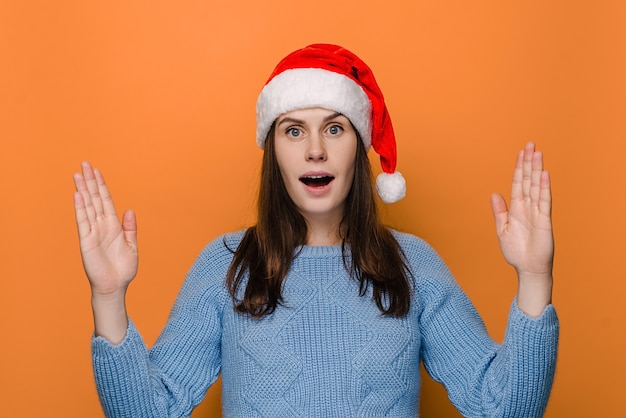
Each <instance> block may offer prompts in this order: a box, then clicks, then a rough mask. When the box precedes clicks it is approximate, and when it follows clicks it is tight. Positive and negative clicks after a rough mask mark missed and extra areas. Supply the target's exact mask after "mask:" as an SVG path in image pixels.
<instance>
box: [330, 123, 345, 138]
mask: <svg viewBox="0 0 626 418" xmlns="http://www.w3.org/2000/svg"><path fill="white" fill-rule="evenodd" d="M327 132H328V133H329V134H330V135H333V136H337V135H339V134H341V133H342V132H343V127H342V126H341V125H331V126H330V127H328V129H327Z"/></svg>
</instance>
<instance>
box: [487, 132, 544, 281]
mask: <svg viewBox="0 0 626 418" xmlns="http://www.w3.org/2000/svg"><path fill="white" fill-rule="evenodd" d="M491 205H492V209H493V214H494V217H495V221H496V230H497V235H498V239H499V240H500V248H501V250H502V254H503V255H504V258H505V260H506V261H507V262H508V263H509V264H511V265H512V266H513V267H515V269H516V270H517V272H518V274H520V273H522V274H524V273H530V274H533V275H551V274H552V260H553V257H554V238H553V234H552V219H551V211H552V197H551V192H550V177H549V175H548V172H547V171H544V170H543V156H542V153H541V152H539V151H535V145H534V144H533V143H532V142H530V143H528V144H527V145H526V147H525V148H524V150H522V151H520V153H519V155H518V157H517V162H516V164H515V171H514V174H513V184H512V187H511V202H510V207H508V208H507V205H506V202H505V200H504V198H503V197H502V196H501V195H499V194H494V195H493V196H492V198H491Z"/></svg>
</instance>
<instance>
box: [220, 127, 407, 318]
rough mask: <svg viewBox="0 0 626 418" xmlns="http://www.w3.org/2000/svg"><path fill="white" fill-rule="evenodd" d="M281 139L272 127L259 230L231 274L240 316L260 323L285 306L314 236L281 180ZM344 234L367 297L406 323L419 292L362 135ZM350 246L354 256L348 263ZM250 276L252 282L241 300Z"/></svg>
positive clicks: (250, 235) (240, 250) (251, 231)
mask: <svg viewBox="0 0 626 418" xmlns="http://www.w3.org/2000/svg"><path fill="white" fill-rule="evenodd" d="M274 132H275V130H274V127H273V126H272V128H271V129H270V132H269V133H268V136H267V140H266V141H265V150H264V153H263V163H262V166H261V184H260V189H259V196H258V204H257V206H258V207H257V211H258V216H257V224H256V226H253V227H250V228H248V229H247V230H246V232H245V234H244V237H243V239H242V241H241V242H240V244H239V246H238V247H237V249H236V250H235V251H234V257H233V260H232V262H231V265H230V267H229V269H228V273H227V275H226V285H227V287H228V289H229V292H230V294H231V296H232V298H233V303H234V306H235V309H236V311H237V312H239V313H242V314H249V315H251V316H252V317H254V318H260V317H263V316H265V315H269V314H271V313H272V312H274V310H275V309H276V308H277V307H278V305H280V304H281V303H282V292H281V291H282V286H283V282H284V280H285V277H286V276H287V273H288V272H289V269H290V267H291V263H292V261H293V259H294V257H295V256H296V255H297V254H294V251H295V250H296V248H297V247H299V246H301V245H305V244H306V237H307V224H306V221H305V219H304V217H303V216H302V214H300V212H299V211H298V209H297V207H296V205H295V204H294V203H293V201H292V200H291V198H290V197H289V194H288V193H287V189H286V187H285V184H284V181H283V178H282V175H281V173H280V168H279V166H278V161H277V160H276V153H275V148H274ZM355 132H356V130H355ZM339 231H341V234H340V235H341V236H342V238H343V240H342V253H343V260H344V265H345V268H346V270H348V272H349V273H350V275H351V276H352V277H354V278H355V279H356V280H358V281H359V293H360V295H361V296H364V295H365V294H366V292H367V290H368V288H369V286H372V288H373V298H374V301H375V302H376V305H377V306H378V308H379V309H380V311H381V312H382V313H383V314H384V315H388V316H396V317H403V316H406V314H407V313H408V312H409V308H410V301H411V292H412V288H411V283H410V280H409V276H410V272H409V269H408V267H407V264H406V261H405V258H404V254H403V252H402V248H401V247H400V245H399V244H398V242H397V241H396V239H395V238H394V236H393V234H392V233H391V231H390V230H389V229H388V228H387V227H385V226H384V225H382V224H381V222H380V219H379V216H378V209H377V207H376V200H375V196H374V187H373V174H372V170H371V166H370V162H369V158H368V157H367V152H366V150H365V147H364V145H363V142H362V141H361V138H360V137H359V135H358V133H357V153H356V160H355V173H354V180H353V182H352V186H351V188H350V191H349V192H348V195H347V197H346V202H345V205H344V211H343V217H342V220H341V223H340V225H339ZM348 246H349V251H350V253H351V257H347V250H348ZM349 258H350V259H351V261H348V259H349ZM246 273H248V280H247V284H246V285H245V291H244V292H243V297H241V296H240V295H241V292H240V287H241V286H242V285H243V283H244V277H245V276H246Z"/></svg>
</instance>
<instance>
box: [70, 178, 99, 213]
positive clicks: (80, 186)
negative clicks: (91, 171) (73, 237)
mask: <svg viewBox="0 0 626 418" xmlns="http://www.w3.org/2000/svg"><path fill="white" fill-rule="evenodd" d="M74 185H75V186H76V191H77V192H78V193H80V195H81V197H82V202H83V207H84V210H85V215H86V216H87V219H88V220H89V222H90V223H93V222H95V221H96V212H95V210H94V208H93V204H92V203H91V196H90V195H89V190H87V183H86V182H85V177H84V176H83V175H82V174H80V173H75V174H74Z"/></svg>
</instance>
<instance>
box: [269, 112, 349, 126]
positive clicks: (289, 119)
mask: <svg viewBox="0 0 626 418" xmlns="http://www.w3.org/2000/svg"><path fill="white" fill-rule="evenodd" d="M339 116H343V114H342V113H339V112H335V113H332V114H330V115H328V116H326V117H325V118H324V122H328V121H330V120H333V119H335V118H336V117H339ZM283 123H295V124H297V125H304V121H303V120H300V119H295V118H289V117H287V118H284V119H282V120H281V121H280V122H278V126H280V125H282V124H283Z"/></svg>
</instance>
